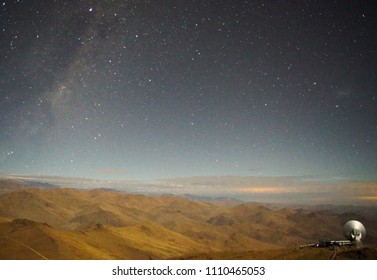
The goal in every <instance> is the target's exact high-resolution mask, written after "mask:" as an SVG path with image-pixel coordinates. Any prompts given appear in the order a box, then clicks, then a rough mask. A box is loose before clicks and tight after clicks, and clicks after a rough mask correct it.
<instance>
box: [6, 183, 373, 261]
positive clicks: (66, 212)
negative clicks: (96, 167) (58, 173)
mask: <svg viewBox="0 0 377 280" xmlns="http://www.w3.org/2000/svg"><path fill="white" fill-rule="evenodd" d="M351 216H352V215H335V214H332V213H330V212H324V211H322V212H312V211H308V210H302V209H301V210H300V209H298V210H296V209H282V210H271V209H269V208H267V207H264V206H260V205H257V204H255V203H245V204H242V205H237V206H234V207H228V206H227V207H222V206H220V205H213V204H210V203H207V202H200V201H190V200H188V199H185V198H181V197H174V196H144V195H130V194H124V193H121V192H116V191H105V190H77V189H22V190H16V191H13V192H9V193H6V194H2V195H0V217H1V218H0V223H1V222H2V223H1V224H0V231H5V232H8V233H7V234H10V233H9V231H7V230H8V229H9V228H12V227H13V228H14V227H15V224H14V222H11V223H10V222H9V221H10V220H13V219H17V218H22V219H29V220H34V221H36V222H37V223H34V226H33V227H31V226H30V227H25V228H23V227H20V228H17V230H15V231H14V232H12V230H10V232H12V234H16V236H14V239H15V240H19V241H20V242H24V243H25V244H31V245H32V246H31V245H30V247H33V246H36V247H37V248H38V246H37V245H38V244H34V243H33V242H34V241H33V240H29V239H28V238H29V237H27V236H25V237H24V236H23V234H28V235H29V236H33V234H35V235H36V237H35V240H38V239H40V240H44V239H46V240H47V241H46V244H50V245H49V246H47V248H49V250H54V251H53V252H49V251H48V250H47V249H43V248H42V249H40V251H41V252H42V253H43V255H45V256H46V257H48V258H54V259H55V258H57V259H82V258H84V259H149V258H153V259H154V258H157V259H166V258H186V257H187V258H189V257H190V256H197V257H198V258H201V257H200V256H201V255H203V256H205V257H204V258H222V257H221V256H229V257H230V258H237V256H249V257H253V254H256V253H255V252H262V251H265V252H270V253H268V256H270V257H272V256H275V255H276V254H277V255H279V253H278V252H279V249H282V248H284V247H290V248H295V247H297V246H298V245H299V244H305V243H307V242H315V241H316V240H317V239H319V238H321V237H330V238H342V236H341V227H342V225H343V224H344V222H345V221H346V220H345V219H349V218H350V217H351ZM43 223H48V224H49V225H51V227H50V226H46V225H44V224H43ZM366 224H368V234H369V232H370V233H371V234H370V236H368V237H369V238H371V239H370V240H374V239H373V238H375V239H376V236H375V235H376V232H377V230H376V223H374V221H372V220H367V221H366ZM9 237H11V236H9ZM11 238H13V237H11ZM5 239H6V238H5ZM5 239H4V238H3V240H1V241H0V242H2V243H1V244H3V245H4V246H5V247H6V248H8V247H9V246H15V248H18V249H17V250H18V251H17V250H15V249H14V250H10V251H9V252H10V255H9V258H13V257H15V258H18V257H19V256H22V253H21V252H24V253H25V254H26V255H25V256H26V257H25V258H29V257H32V256H34V257H35V258H37V257H36V255H35V254H32V252H31V251H30V250H29V251H25V250H26V247H23V248H22V246H21V247H19V246H18V247H17V246H16V244H15V243H14V242H13V243H12V242H11V240H10V239H8V240H5ZM30 242H31V243H30ZM51 242H52V243H51ZM54 246H55V247H54ZM9 248H11V247H9ZM33 248H34V247H33ZM12 252H13V253H12ZM273 252H275V253H273ZM308 252H309V251H308ZM310 252H311V251H310ZM2 254H3V256H4V258H7V257H6V253H4V252H3V253H2ZM4 254H5V255H4ZM245 254H246V255H245ZM232 256H233V257H232ZM257 256H260V257H261V258H262V256H263V255H259V254H257Z"/></svg>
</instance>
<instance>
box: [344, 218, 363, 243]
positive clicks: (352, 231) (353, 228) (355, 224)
mask: <svg viewBox="0 0 377 280" xmlns="http://www.w3.org/2000/svg"><path fill="white" fill-rule="evenodd" d="M343 234H344V237H345V238H347V239H348V240H349V241H351V242H360V241H361V240H362V239H363V238H364V237H365V235H366V230H365V227H364V226H363V224H362V223H360V222H359V221H356V220H351V221H348V222H347V223H345V224H344V226H343Z"/></svg>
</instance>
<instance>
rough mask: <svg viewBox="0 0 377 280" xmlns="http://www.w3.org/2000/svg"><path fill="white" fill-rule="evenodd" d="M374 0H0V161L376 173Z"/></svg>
mask: <svg viewBox="0 0 377 280" xmlns="http://www.w3.org/2000/svg"><path fill="white" fill-rule="evenodd" d="M376 11H377V9H376V7H375V4H374V3H373V1H218V0H216V1H198V0H190V1H110V0H102V1H59V0H56V1H0V22H1V26H0V171H1V172H7V173H22V174H33V175H38V174H39V175H62V176H80V177H99V178H110V179H139V180H151V179H157V178H168V177H177V176H194V175H205V176H207V175H240V176H267V177H268V176H305V175H308V176H320V177H325V178H332V177H342V178H350V179H356V178H357V179H365V180H368V179H371V178H374V179H375V177H376V176H375V175H376V171H377V163H376V158H377V110H376V108H377V107H376V106H377V63H376V61H377V44H376V43H377V40H376V31H377V25H376V20H375V19H376V16H377V15H376V13H377V12H376Z"/></svg>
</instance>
